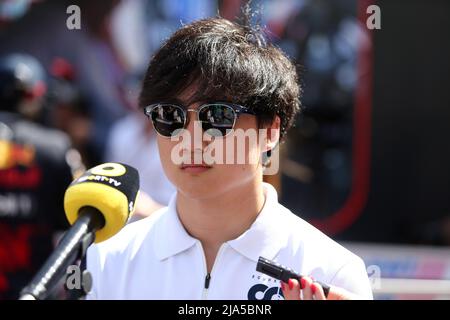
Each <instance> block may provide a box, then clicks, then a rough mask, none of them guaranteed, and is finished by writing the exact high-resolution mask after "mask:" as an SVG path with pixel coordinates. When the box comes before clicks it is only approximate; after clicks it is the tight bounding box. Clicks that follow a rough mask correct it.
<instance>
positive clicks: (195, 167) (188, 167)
mask: <svg viewBox="0 0 450 320" xmlns="http://www.w3.org/2000/svg"><path fill="white" fill-rule="evenodd" d="M211 168H212V167H211V166H208V165H206V164H182V165H181V166H180V169H181V170H183V171H184V172H188V173H202V172H205V171H207V170H209V169H211Z"/></svg>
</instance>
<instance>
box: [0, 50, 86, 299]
mask: <svg viewBox="0 0 450 320" xmlns="http://www.w3.org/2000/svg"><path fill="white" fill-rule="evenodd" d="M46 79H47V76H46V73H45V70H44V69H43V67H42V66H41V65H40V63H39V62H38V61H37V60H36V59H35V58H34V57H32V56H29V55H24V54H11V55H7V56H3V57H1V58H0V299H17V298H18V296H19V292H20V290H21V289H22V288H23V287H24V286H25V285H26V284H27V282H28V281H30V280H31V278H32V276H33V275H34V273H35V272H36V271H37V270H38V268H40V267H41V265H42V264H43V262H44V261H45V259H46V258H47V257H48V256H49V255H50V253H51V251H52V250H53V247H54V241H55V239H54V236H55V235H56V234H58V232H60V231H63V230H65V229H66V228H67V227H68V223H67V221H66V219H65V217H64V208H63V197H64V192H65V190H66V188H67V186H68V185H69V184H70V183H71V182H72V180H73V177H74V175H76V174H77V173H79V172H82V171H83V170H84V167H83V165H82V163H81V158H80V155H79V153H78V152H77V151H76V150H75V149H73V148H72V146H71V142H70V139H69V138H68V136H67V135H66V134H65V133H63V132H62V131H59V130H55V129H51V128H48V127H44V126H42V125H40V124H38V123H37V122H36V119H38V118H39V114H40V112H41V111H42V106H43V103H44V99H45V95H46V91H47V80H46Z"/></svg>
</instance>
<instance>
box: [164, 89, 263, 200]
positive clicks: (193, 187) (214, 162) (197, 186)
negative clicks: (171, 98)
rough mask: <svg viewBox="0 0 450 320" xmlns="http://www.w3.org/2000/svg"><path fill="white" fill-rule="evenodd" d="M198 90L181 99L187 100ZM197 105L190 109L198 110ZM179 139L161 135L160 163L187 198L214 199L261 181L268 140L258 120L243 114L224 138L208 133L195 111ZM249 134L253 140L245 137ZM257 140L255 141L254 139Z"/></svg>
mask: <svg viewBox="0 0 450 320" xmlns="http://www.w3.org/2000/svg"><path fill="white" fill-rule="evenodd" d="M192 90H195V87H194V86H193V87H191V88H189V89H187V90H186V91H185V93H183V94H182V95H181V96H180V97H178V99H179V100H180V101H186V100H188V98H189V97H190V96H191V94H192ZM203 103H204V102H195V103H192V104H191V105H189V106H186V105H184V106H185V107H186V108H188V109H195V110H196V109H197V108H198V107H199V106H201V105H202V104H203ZM185 130H186V131H184V132H183V133H182V134H180V135H178V136H177V138H173V137H172V138H165V137H161V136H159V135H158V146H159V153H160V157H161V162H162V165H163V168H164V171H165V173H166V175H167V177H168V178H169V180H170V181H171V182H172V183H173V184H174V185H175V186H176V187H177V189H178V191H179V192H181V193H183V194H184V195H186V196H188V197H190V198H195V199H207V198H210V197H214V196H217V195H220V194H223V193H226V192H228V191H231V190H233V189H235V188H236V187H239V186H242V185H244V184H249V183H254V182H256V181H258V180H259V181H262V165H261V155H262V152H263V151H264V149H265V146H266V145H265V143H264V142H265V140H264V138H261V137H262V136H261V137H260V136H259V134H260V133H261V132H262V131H261V132H260V131H259V130H258V123H257V118H256V117H255V116H253V115H249V114H241V115H240V116H239V117H238V118H237V120H236V124H235V126H234V130H233V131H232V132H231V133H229V134H228V135H227V136H225V137H219V138H217V137H211V136H208V135H207V134H205V133H204V132H203V130H202V128H201V124H200V123H199V122H198V121H197V114H196V113H195V112H192V111H189V112H188V125H187V127H186V128H185ZM243 133H245V134H249V135H251V136H252V138H253V139H252V138H249V136H248V137H247V138H243V137H244V136H245V135H244V134H243ZM255 137H256V138H255ZM260 141H261V142H260Z"/></svg>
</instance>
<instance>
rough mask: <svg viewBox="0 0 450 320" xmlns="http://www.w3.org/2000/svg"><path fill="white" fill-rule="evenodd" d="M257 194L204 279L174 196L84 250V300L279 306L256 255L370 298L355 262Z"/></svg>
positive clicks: (268, 192) (273, 283) (269, 192)
mask: <svg viewBox="0 0 450 320" xmlns="http://www.w3.org/2000/svg"><path fill="white" fill-rule="evenodd" d="M264 192H265V196H266V200H265V204H264V207H263V209H262V210H261V212H260V214H259V215H258V217H257V219H256V220H255V222H254V223H253V225H252V226H251V227H250V229H248V230H247V231H246V232H244V233H243V234H242V235H241V236H239V237H238V238H236V239H234V240H231V241H228V242H226V243H224V244H222V246H221V247H220V250H219V252H218V254H217V257H216V260H215V262H214V266H213V268H212V271H211V274H210V278H209V277H207V270H206V261H205V256H204V252H203V249H202V245H201V243H200V241H199V240H197V239H195V238H193V237H191V236H190V235H189V234H188V233H187V232H186V230H185V229H184V227H183V225H182V224H181V222H180V220H179V218H178V214H177V211H176V203H175V202H176V195H174V196H173V197H172V199H171V201H170V203H169V205H168V207H166V208H163V209H160V210H159V211H157V212H155V213H154V214H153V215H151V216H150V217H148V218H145V219H143V220H140V221H137V222H134V223H131V224H129V225H127V226H126V227H125V228H124V229H123V230H121V231H120V232H119V233H118V234H117V235H115V236H114V237H112V238H111V239H109V240H107V241H105V242H102V243H100V244H98V245H93V246H92V247H91V248H89V250H88V254H87V269H88V270H89V271H90V272H91V273H92V276H93V288H92V291H91V293H90V294H89V295H88V297H87V298H88V299H176V300H185V299H186V300H189V299H227V300H228V299H233V300H247V299H252V300H253V299H257V300H261V299H282V298H283V297H282V293H281V290H280V283H279V281H278V280H275V279H273V278H270V277H267V276H266V275H264V274H262V273H259V272H257V271H256V264H257V261H258V258H259V257H260V256H263V257H264V258H267V259H270V260H275V261H277V262H279V263H281V264H283V265H285V266H288V267H290V268H292V269H294V270H296V271H298V272H299V273H300V274H303V275H312V276H313V277H314V279H315V280H319V281H323V282H324V283H328V284H330V285H335V286H338V287H341V288H344V289H346V290H348V291H350V292H353V293H355V294H358V295H360V296H361V297H363V298H367V299H371V298H372V291H371V287H370V283H369V279H368V276H367V273H366V269H365V266H364V262H363V261H362V260H361V259H360V258H359V257H357V256H356V255H354V254H353V253H351V252H350V251H348V250H347V249H345V248H344V247H342V246H341V245H339V244H338V243H336V242H334V241H333V240H331V239H330V238H328V237H327V236H326V235H324V234H323V233H322V232H320V231H319V230H317V229H316V228H314V227H313V226H311V225H310V224H308V223H307V222H305V221H304V220H302V219H301V218H299V217H298V216H296V215H294V214H293V213H292V212H291V211H289V210H288V209H286V208H285V207H283V206H282V205H281V204H279V203H278V199H277V193H276V191H275V189H274V188H273V187H272V186H271V185H269V184H266V183H265V184H264ZM207 278H209V280H207Z"/></svg>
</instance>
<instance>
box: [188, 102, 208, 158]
mask: <svg viewBox="0 0 450 320" xmlns="http://www.w3.org/2000/svg"><path fill="white" fill-rule="evenodd" d="M187 113H188V119H189V120H188V124H187V126H186V130H187V131H189V134H190V137H191V146H192V148H193V149H196V148H202V149H203V147H205V146H206V145H207V141H203V128H202V123H201V121H198V117H197V111H196V110H192V109H189V110H188V111H187Z"/></svg>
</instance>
